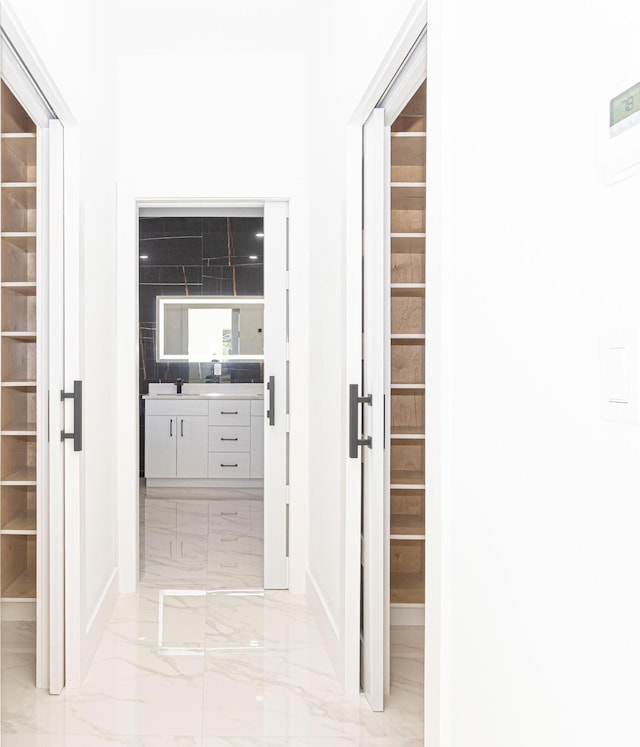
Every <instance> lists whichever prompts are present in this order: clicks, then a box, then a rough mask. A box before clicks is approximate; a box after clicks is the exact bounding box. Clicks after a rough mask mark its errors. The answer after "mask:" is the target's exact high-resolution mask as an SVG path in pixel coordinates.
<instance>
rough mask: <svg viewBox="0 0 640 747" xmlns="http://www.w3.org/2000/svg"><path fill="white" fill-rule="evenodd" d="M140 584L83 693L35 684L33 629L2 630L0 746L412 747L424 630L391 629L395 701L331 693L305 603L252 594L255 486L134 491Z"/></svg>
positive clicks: (330, 677) (331, 679) (417, 731)
mask: <svg viewBox="0 0 640 747" xmlns="http://www.w3.org/2000/svg"><path fill="white" fill-rule="evenodd" d="M140 516H141V526H140V536H141V583H140V586H139V589H138V593H137V594H135V595H132V596H121V597H119V599H118V601H117V604H116V607H115V609H114V612H113V615H112V617H111V620H110V622H109V625H108V628H107V631H106V633H105V635H104V637H103V640H102V641H101V643H100V646H99V648H98V650H97V652H96V656H95V658H94V661H93V663H92V665H91V667H90V670H89V673H88V676H87V679H86V681H85V682H84V684H83V686H82V687H81V688H79V689H76V690H65V691H64V692H63V693H62V695H60V696H50V695H48V694H47V693H46V692H43V691H39V690H36V689H35V687H34V685H33V683H34V669H35V659H34V654H33V651H34V648H33V643H34V626H33V624H31V623H10V624H4V625H2V703H1V706H2V745H3V747H45V746H46V747H80V746H82V747H97V746H98V745H100V746H103V745H123V746H126V747H129V746H133V745H135V746H136V747H170V746H171V747H192V746H195V747H222V746H223V745H225V746H227V745H229V746H236V747H253V746H254V745H273V746H274V747H275V746H278V747H279V746H281V745H282V746H286V747H321V746H322V747H332V745H335V746H336V747H339V746H342V745H368V746H369V747H417V746H418V745H421V744H422V736H423V731H422V722H423V716H422V714H423V661H424V659H423V649H422V642H423V638H424V632H423V629H422V628H394V629H393V631H392V640H391V644H392V650H391V654H392V668H391V693H390V695H389V697H388V699H387V705H386V708H385V711H384V712H382V713H373V712H371V710H370V709H369V707H368V705H367V703H366V701H365V699H364V698H363V697H362V696H351V697H346V696H345V695H343V693H342V692H341V688H340V685H339V683H338V681H337V680H336V677H335V674H334V672H333V668H332V666H331V663H330V661H329V658H328V656H327V654H326V651H325V649H324V646H323V643H322V640H321V637H320V633H319V630H318V628H317V625H316V623H315V620H314V618H313V615H312V613H311V611H310V609H309V607H308V605H307V603H306V600H305V599H304V597H299V596H294V595H290V594H289V593H288V592H283V591H267V592H265V591H263V589H262V556H263V544H262V521H263V515H262V500H261V495H260V493H259V492H258V491H231V490H225V491H224V492H222V491H220V492H216V491H213V490H208V489H207V490H198V491H180V492H177V491H172V490H169V489H166V488H162V489H155V490H150V491H142V492H141V505H140Z"/></svg>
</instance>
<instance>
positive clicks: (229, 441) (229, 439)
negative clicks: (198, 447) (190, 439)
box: [209, 425, 251, 451]
mask: <svg viewBox="0 0 640 747" xmlns="http://www.w3.org/2000/svg"><path fill="white" fill-rule="evenodd" d="M209 451H251V428H249V427H248V426H246V425H238V426H233V425H210V426H209Z"/></svg>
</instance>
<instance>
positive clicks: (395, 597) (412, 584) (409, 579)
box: [390, 573, 424, 604]
mask: <svg viewBox="0 0 640 747" xmlns="http://www.w3.org/2000/svg"><path fill="white" fill-rule="evenodd" d="M390 596H391V604H394V603H396V604H397V603H400V604H424V573H392V574H391V594H390Z"/></svg>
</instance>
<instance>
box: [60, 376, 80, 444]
mask: <svg viewBox="0 0 640 747" xmlns="http://www.w3.org/2000/svg"><path fill="white" fill-rule="evenodd" d="M65 399H72V400H73V433H67V432H65V431H60V440H61V441H64V440H65V439H67V438H72V439H73V450H74V451H82V382H81V381H74V382H73V393H70V392H65V391H64V389H63V390H62V391H61V392H60V401H61V402H64V401H65Z"/></svg>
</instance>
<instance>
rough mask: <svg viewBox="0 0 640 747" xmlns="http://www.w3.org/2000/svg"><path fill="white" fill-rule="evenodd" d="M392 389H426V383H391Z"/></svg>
mask: <svg viewBox="0 0 640 747" xmlns="http://www.w3.org/2000/svg"><path fill="white" fill-rule="evenodd" d="M391 388H392V389H426V388H427V387H426V385H425V384H391Z"/></svg>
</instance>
